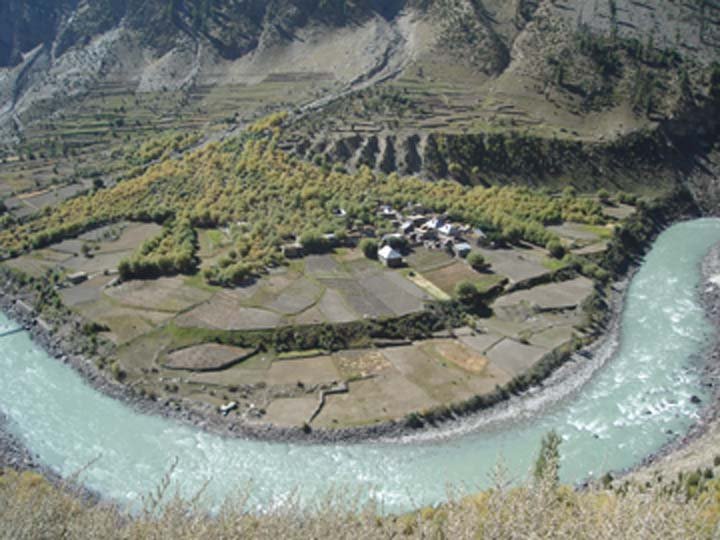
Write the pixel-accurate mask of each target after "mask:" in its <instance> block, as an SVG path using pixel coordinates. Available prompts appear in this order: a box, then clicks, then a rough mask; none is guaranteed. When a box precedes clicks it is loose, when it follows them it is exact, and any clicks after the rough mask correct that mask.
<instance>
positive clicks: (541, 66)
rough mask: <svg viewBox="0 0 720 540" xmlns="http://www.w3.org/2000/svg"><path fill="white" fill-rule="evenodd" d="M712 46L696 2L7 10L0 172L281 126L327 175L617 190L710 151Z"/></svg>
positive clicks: (235, 3)
mask: <svg viewBox="0 0 720 540" xmlns="http://www.w3.org/2000/svg"><path fill="white" fill-rule="evenodd" d="M719 47H720V5H718V4H717V3H716V2H710V1H708V0H693V1H685V2H677V1H673V0H658V1H656V2H652V3H650V2H638V1H637V0H601V1H598V0H270V1H266V0H144V1H140V0H56V1H51V0H33V1H29V2H28V1H23V2H21V1H19V0H8V1H6V2H4V3H3V4H2V5H1V6H0V154H1V155H4V156H9V157H10V158H13V157H15V156H16V155H17V154H18V153H19V154H20V157H22V155H23V153H24V154H26V155H28V156H29V155H33V154H34V155H36V154H38V153H39V152H43V151H44V149H47V148H48V147H52V148H62V152H63V154H66V153H67V152H68V151H70V152H71V151H72V149H73V148H76V149H78V151H80V150H81V149H85V148H87V147H89V146H91V145H96V144H98V143H99V142H103V143H104V144H105V143H107V144H110V145H113V144H116V142H117V139H118V138H120V137H124V138H125V139H127V138H128V137H131V138H136V137H137V136H138V135H139V134H140V133H146V132H156V131H158V130H164V129H168V128H180V129H183V130H187V129H197V128H201V127H202V128H203V129H207V128H208V126H210V129H211V131H213V132H214V133H216V135H215V136H222V135H217V133H218V132H221V133H222V132H228V131H231V130H233V129H235V127H237V126H239V125H242V123H243V122H244V121H246V120H249V119H251V118H253V117H257V116H259V115H262V114H266V113H267V112H270V111H275V110H279V109H283V110H290V111H292V112H293V113H294V114H293V115H292V116H291V118H292V121H291V126H290V129H288V130H286V132H287V134H288V135H287V137H286V139H285V140H284V141H283V147H284V148H285V149H287V150H289V151H292V152H294V153H296V154H297V155H300V156H303V157H304V158H306V159H309V160H313V161H315V162H317V163H318V164H324V165H327V166H336V167H340V168H346V169H350V170H352V169H356V168H358V167H360V166H363V165H365V166H369V167H371V168H375V169H379V170H383V171H385V172H393V171H399V172H401V173H412V174H420V175H423V176H425V177H430V178H438V177H448V176H450V177H453V178H456V179H458V180H460V181H462V182H465V183H485V184H487V183H496V182H506V181H516V180H517V179H522V180H523V181H526V182H529V183H544V182H546V181H548V179H551V180H558V181H563V182H564V181H566V180H567V179H568V178H571V177H573V178H577V177H581V178H588V177H589V178H591V181H589V182H587V186H588V187H589V186H592V185H595V184H596V183H597V182H599V181H601V180H600V179H602V178H604V177H606V176H608V171H610V174H609V176H610V177H611V180H612V181H613V182H616V183H617V184H622V185H627V183H628V178H627V176H628V175H627V174H626V175H624V176H625V177H623V175H622V174H619V173H618V174H615V172H613V171H616V169H619V168H620V167H619V164H620V163H626V162H631V163H635V164H637V166H639V167H646V168H647V169H648V170H649V171H652V169H653V168H654V167H655V166H657V165H658V163H661V164H662V163H665V162H673V163H674V162H676V161H677V158H678V155H679V154H682V153H683V152H684V149H685V146H684V145H686V144H687V143H688V142H689V143H690V144H691V145H694V146H693V149H692V151H693V152H696V151H697V150H698V147H697V145H698V144H700V146H701V147H702V146H703V145H707V144H708V141H709V143H710V144H711V143H712V142H713V141H714V132H715V123H714V121H713V116H714V115H713V114H709V113H712V112H713V111H715V110H716V109H715V108H714V107H715V105H714V104H713V99H712V96H711V88H712V86H713V75H712V65H713V63H714V62H715V61H716V60H717V59H718V58H719V56H718V51H719V50H720V49H719ZM668 133H669V134H671V135H672V140H671V141H670V143H668V139H667V135H668ZM698 135H700V136H699V137H698ZM18 142H19V143H21V146H17V143H18ZM1 143H5V145H4V147H5V149H4V150H3V148H2V146H3V145H2V144H1ZM668 144H669V145H670V149H668V148H669V147H668ZM23 145H24V146H23ZM675 146H678V148H675ZM701 149H702V148H701ZM598 156H599V157H598ZM0 157H1V156H0ZM632 174H634V172H633V173H632ZM653 174H654V171H653Z"/></svg>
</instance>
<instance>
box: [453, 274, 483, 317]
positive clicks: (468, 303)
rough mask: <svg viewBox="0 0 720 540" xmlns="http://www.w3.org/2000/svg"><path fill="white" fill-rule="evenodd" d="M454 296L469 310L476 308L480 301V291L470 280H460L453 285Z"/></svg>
mask: <svg viewBox="0 0 720 540" xmlns="http://www.w3.org/2000/svg"><path fill="white" fill-rule="evenodd" d="M455 298H457V301H458V302H460V304H462V306H463V307H465V308H466V309H470V310H474V309H476V308H477V307H478V306H479V305H480V304H481V303H482V298H481V296H480V291H479V290H478V288H477V287H476V286H475V284H474V283H472V282H470V281H461V282H460V283H458V284H457V285H456V286H455Z"/></svg>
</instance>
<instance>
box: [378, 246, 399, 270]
mask: <svg viewBox="0 0 720 540" xmlns="http://www.w3.org/2000/svg"><path fill="white" fill-rule="evenodd" d="M378 259H379V260H380V262H381V263H383V264H384V265H385V266H387V267H389V268H396V267H398V266H400V265H401V264H402V255H400V253H398V252H397V251H395V250H394V249H393V248H391V247H390V246H385V247H383V248H382V249H381V250H380V251H378Z"/></svg>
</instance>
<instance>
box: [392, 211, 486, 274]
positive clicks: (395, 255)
mask: <svg viewBox="0 0 720 540" xmlns="http://www.w3.org/2000/svg"><path fill="white" fill-rule="evenodd" d="M378 212H379V214H380V215H381V216H382V217H385V218H387V219H391V220H392V222H393V225H395V226H396V227H398V230H399V232H398V233H393V234H388V235H385V236H383V238H382V242H381V246H382V247H381V249H380V251H379V252H378V258H379V259H380V262H382V263H383V264H385V265H386V266H398V265H400V264H402V255H401V254H400V253H399V252H398V251H397V250H396V249H393V247H392V246H393V244H396V243H399V242H398V240H397V239H400V238H403V239H405V241H406V242H407V244H408V245H409V246H424V247H426V248H427V249H444V250H446V251H447V252H449V253H452V254H453V255H455V256H457V257H461V258H465V257H467V256H468V255H469V254H470V251H471V250H472V246H471V245H470V243H469V241H468V240H467V238H468V237H470V236H472V237H473V238H475V239H476V240H477V242H478V243H483V242H484V240H485V239H486V236H485V233H484V232H483V231H482V230H480V229H473V228H472V227H470V226H469V225H463V224H457V223H453V222H451V221H450V220H448V219H447V217H446V216H439V215H436V214H430V213H427V212H425V211H424V210H423V209H422V208H419V207H417V206H416V207H412V208H411V212H412V213H410V214H408V215H403V214H402V213H401V212H398V211H396V210H394V209H393V208H392V206H390V205H382V206H381V207H380V209H379V211H378ZM388 248H390V249H388Z"/></svg>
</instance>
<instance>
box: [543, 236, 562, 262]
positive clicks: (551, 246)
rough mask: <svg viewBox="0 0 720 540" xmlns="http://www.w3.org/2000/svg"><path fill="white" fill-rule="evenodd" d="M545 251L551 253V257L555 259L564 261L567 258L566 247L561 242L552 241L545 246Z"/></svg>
mask: <svg viewBox="0 0 720 540" xmlns="http://www.w3.org/2000/svg"><path fill="white" fill-rule="evenodd" d="M545 249H547V250H548V251H549V252H550V256H551V257H553V258H555V259H562V258H563V257H564V256H565V247H564V246H563V245H562V244H561V243H560V241H559V240H550V241H549V242H548V243H547V244H546V245H545Z"/></svg>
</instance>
